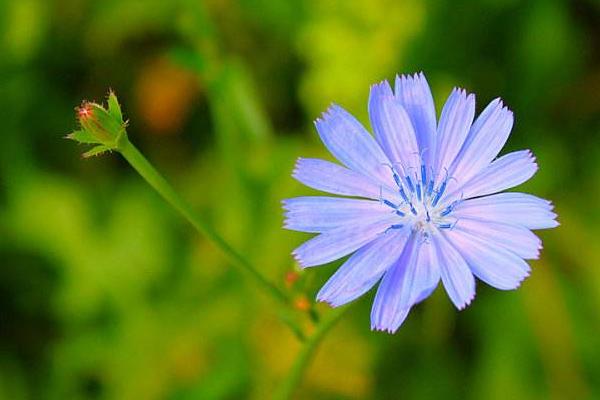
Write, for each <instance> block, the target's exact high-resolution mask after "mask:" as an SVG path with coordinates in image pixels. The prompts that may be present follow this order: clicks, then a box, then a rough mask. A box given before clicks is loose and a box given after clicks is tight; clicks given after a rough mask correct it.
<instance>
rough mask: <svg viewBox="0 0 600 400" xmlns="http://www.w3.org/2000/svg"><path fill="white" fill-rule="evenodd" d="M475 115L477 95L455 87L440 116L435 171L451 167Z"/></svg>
mask: <svg viewBox="0 0 600 400" xmlns="http://www.w3.org/2000/svg"><path fill="white" fill-rule="evenodd" d="M474 116H475V95H473V94H469V95H467V92H466V91H465V90H464V89H458V88H455V89H454V90H453V91H452V93H451V94H450V96H449V97H448V100H447V101H446V104H445V105H444V108H443V109H442V115H441V116H440V123H439V125H438V129H437V145H436V162H435V166H434V168H435V171H436V172H438V173H439V172H441V171H443V169H449V168H450V166H451V164H452V162H453V161H454V159H455V158H456V155H457V154H458V152H459V151H460V149H461V147H462V145H463V143H464V142H465V139H466V137H467V134H468V133H469V129H470V128H471V124H472V123H473V117H474Z"/></svg>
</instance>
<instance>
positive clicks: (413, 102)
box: [395, 72, 436, 166]
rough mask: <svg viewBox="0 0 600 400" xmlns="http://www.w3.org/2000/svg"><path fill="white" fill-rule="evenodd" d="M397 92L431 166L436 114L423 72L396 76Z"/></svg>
mask: <svg viewBox="0 0 600 400" xmlns="http://www.w3.org/2000/svg"><path fill="white" fill-rule="evenodd" d="M395 92H396V98H397V99H398V100H399V101H400V104H401V105H402V106H403V107H404V109H405V110H406V112H407V113H408V116H409V117H410V120H411V121H412V125H413V128H414V131H415V134H416V137H417V143H418V145H419V151H420V153H421V155H422V157H423V159H424V161H425V164H426V165H430V166H431V165H432V164H433V158H434V156H435V132H436V114H435V105H434V103H433V97H432V96H431V90H430V89H429V84H428V83H427V79H425V75H423V73H422V72H421V73H419V74H415V75H413V76H410V75H401V76H396V87H395Z"/></svg>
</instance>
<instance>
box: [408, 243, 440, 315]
mask: <svg viewBox="0 0 600 400" xmlns="http://www.w3.org/2000/svg"><path fill="white" fill-rule="evenodd" d="M431 247H432V246H421V249H420V250H419V257H418V258H417V266H416V268H415V274H416V275H415V279H414V280H415V283H417V285H415V288H414V290H413V295H414V297H413V298H411V303H412V304H416V303H419V302H421V301H423V300H425V299H426V298H427V297H429V295H431V293H432V292H433V291H434V290H435V288H436V287H437V285H438V283H439V282H440V268H439V266H438V264H437V263H436V262H435V258H434V255H433V254H432V251H431Z"/></svg>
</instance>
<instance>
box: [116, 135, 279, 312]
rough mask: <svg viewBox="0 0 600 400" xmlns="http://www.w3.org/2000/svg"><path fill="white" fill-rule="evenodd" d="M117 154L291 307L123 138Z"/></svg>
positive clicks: (233, 260)
mask: <svg viewBox="0 0 600 400" xmlns="http://www.w3.org/2000/svg"><path fill="white" fill-rule="evenodd" d="M118 151H119V152H120V153H121V154H122V155H123V157H125V159H126V160H127V161H128V162H129V164H131V166H132V167H133V168H134V169H135V170H136V171H137V172H138V173H139V174H140V175H141V176H142V177H143V178H144V179H145V180H146V182H148V183H149V184H150V186H152V187H153V188H154V189H155V190H156V191H157V192H158V193H159V194H160V195H161V196H162V197H163V198H164V199H165V200H166V201H167V202H168V203H169V204H171V205H172V206H173V207H174V208H175V209H176V210H177V211H179V213H180V214H181V215H182V216H183V217H184V218H185V219H186V220H188V222H189V223H190V224H192V225H193V226H194V228H196V230H198V232H200V233H201V234H203V235H204V236H206V237H207V238H208V239H209V240H210V241H212V242H213V243H214V244H215V245H216V246H217V247H218V248H219V249H221V251H223V253H225V254H226V255H227V256H228V258H229V259H230V260H231V262H232V263H233V264H235V265H236V266H237V267H239V268H241V269H243V270H245V271H246V272H248V273H249V275H250V276H251V277H252V278H253V279H254V280H255V281H256V282H257V283H258V284H259V285H260V286H261V287H262V288H263V289H265V290H266V291H267V292H268V293H269V294H270V295H271V296H272V297H273V298H275V299H276V300H277V301H278V302H279V303H281V304H282V305H286V306H287V305H289V299H288V296H287V295H286V294H285V293H284V292H283V291H282V290H281V289H279V288H278V287H277V286H275V285H274V284H273V283H271V282H270V281H269V280H267V279H266V278H265V277H264V276H263V275H262V274H261V273H260V272H259V271H258V270H257V269H256V268H255V267H254V266H253V265H252V264H251V263H250V262H249V261H248V260H247V259H246V258H244V257H243V256H242V255H241V254H240V253H238V252H237V250H235V249H234V248H233V247H231V245H230V244H229V243H227V242H226V241H225V239H223V238H222V237H221V236H220V235H219V234H218V233H217V232H216V231H215V230H214V229H213V228H212V227H210V226H209V225H208V224H207V223H206V222H204V221H203V220H202V219H201V218H200V217H198V216H197V215H196V214H195V212H194V211H193V210H192V208H191V207H190V205H189V204H188V203H186V202H185V201H184V200H183V199H182V198H181V197H180V196H179V195H178V194H177V192H175V190H174V189H173V187H172V186H171V185H170V184H169V183H168V182H167V181H166V180H165V178H163V177H162V175H160V174H159V173H158V171H156V169H155V168H154V167H153V166H152V164H150V162H149V161H148V160H147V159H146V158H145V157H144V156H143V154H142V153H140V151H139V150H138V149H137V148H136V147H135V146H134V145H133V144H132V143H131V142H130V141H129V139H127V137H124V138H123V139H122V140H121V141H120V143H119V146H118Z"/></svg>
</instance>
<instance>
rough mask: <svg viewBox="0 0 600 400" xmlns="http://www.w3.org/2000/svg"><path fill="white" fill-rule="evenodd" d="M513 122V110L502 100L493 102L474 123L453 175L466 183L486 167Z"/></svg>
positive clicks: (497, 151)
mask: <svg viewBox="0 0 600 400" xmlns="http://www.w3.org/2000/svg"><path fill="white" fill-rule="evenodd" d="M513 121H514V119H513V113H512V112H511V111H510V110H509V109H508V108H506V107H503V104H502V101H501V100H500V99H495V100H493V101H492V102H490V104H488V106H487V107H486V108H485V110H483V112H482V113H481V114H480V115H479V117H477V119H476V120H475V122H474V123H473V126H472V127H471V130H470V131H469V135H468V136H467V139H466V141H465V143H464V145H463V148H462V149H461V151H460V153H459V155H458V156H457V157H456V159H455V160H454V163H453V165H452V167H451V168H450V175H452V176H456V177H460V178H461V180H462V181H463V182H466V181H468V180H469V179H471V178H472V177H473V176H475V175H476V174H477V173H478V172H479V171H481V170H482V169H483V168H485V167H487V166H488V164H489V163H490V162H492V160H493V159H494V158H495V157H496V156H497V155H498V153H499V152H500V150H502V147H503V146H504V144H505V143H506V140H507V139H508V136H509V135H510V131H511V129H512V126H513ZM450 183H451V182H449V184H450ZM451 188H452V187H451V186H449V189H451Z"/></svg>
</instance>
